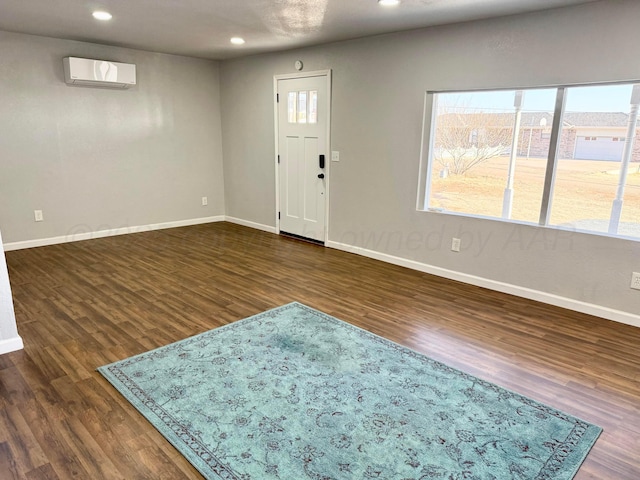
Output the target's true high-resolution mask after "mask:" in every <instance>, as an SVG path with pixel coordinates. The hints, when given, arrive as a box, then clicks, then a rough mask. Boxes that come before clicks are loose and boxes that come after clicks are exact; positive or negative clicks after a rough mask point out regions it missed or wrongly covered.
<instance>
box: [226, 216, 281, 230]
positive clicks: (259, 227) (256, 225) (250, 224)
mask: <svg viewBox="0 0 640 480" xmlns="http://www.w3.org/2000/svg"><path fill="white" fill-rule="evenodd" d="M224 219H225V221H227V222H229V223H235V224H237V225H242V226H243V227H249V228H255V229H257V230H262V231H263V232H269V233H276V227H270V226H269V225H263V224H261V223H255V222H250V221H249V220H242V219H241V218H235V217H225V218H224Z"/></svg>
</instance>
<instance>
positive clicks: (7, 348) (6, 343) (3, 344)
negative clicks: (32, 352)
mask: <svg viewBox="0 0 640 480" xmlns="http://www.w3.org/2000/svg"><path fill="white" fill-rule="evenodd" d="M23 348H24V344H23V343H22V338H21V337H20V336H17V337H14V338H9V339H7V340H0V355H4V354H5V353H11V352H15V351H17V350H22V349H23Z"/></svg>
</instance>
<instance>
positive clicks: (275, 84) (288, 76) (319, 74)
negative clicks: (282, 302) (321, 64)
mask: <svg viewBox="0 0 640 480" xmlns="http://www.w3.org/2000/svg"><path fill="white" fill-rule="evenodd" d="M309 77H326V79H327V98H326V102H327V104H326V107H327V153H326V158H327V161H326V164H325V165H326V168H325V172H326V173H325V175H326V177H325V178H326V189H325V200H324V201H325V215H324V216H325V218H324V243H325V245H326V244H327V242H328V241H329V210H330V209H329V205H330V201H329V199H330V191H331V70H330V69H329V70H316V71H313V72H298V73H285V74H282V75H274V76H273V122H274V129H273V130H274V133H275V155H274V157H273V163H274V165H275V172H276V175H275V176H276V214H275V225H276V233H277V234H278V235H279V234H280V219H279V218H278V212H280V172H279V168H280V166H279V165H278V155H279V154H280V151H279V148H278V144H279V141H280V137H279V133H280V132H279V126H278V101H277V95H278V80H290V79H295V78H309Z"/></svg>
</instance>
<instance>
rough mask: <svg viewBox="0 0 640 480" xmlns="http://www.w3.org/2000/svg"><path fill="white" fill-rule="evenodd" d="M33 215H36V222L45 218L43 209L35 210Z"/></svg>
mask: <svg viewBox="0 0 640 480" xmlns="http://www.w3.org/2000/svg"><path fill="white" fill-rule="evenodd" d="M33 216H34V217H35V219H36V222H42V221H43V220H44V217H43V216H42V210H34V211H33Z"/></svg>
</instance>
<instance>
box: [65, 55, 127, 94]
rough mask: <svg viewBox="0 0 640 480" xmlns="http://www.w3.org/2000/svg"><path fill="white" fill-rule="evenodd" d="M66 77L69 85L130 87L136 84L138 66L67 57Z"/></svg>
mask: <svg viewBox="0 0 640 480" xmlns="http://www.w3.org/2000/svg"><path fill="white" fill-rule="evenodd" d="M63 63H64V79H65V82H66V83H67V84H69V85H78V86H86V87H102V88H129V87H130V86H132V85H135V84H136V66H135V65H133V64H130V63H117V62H108V61H105V60H91V59H89V58H78V57H66V58H64V60H63Z"/></svg>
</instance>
